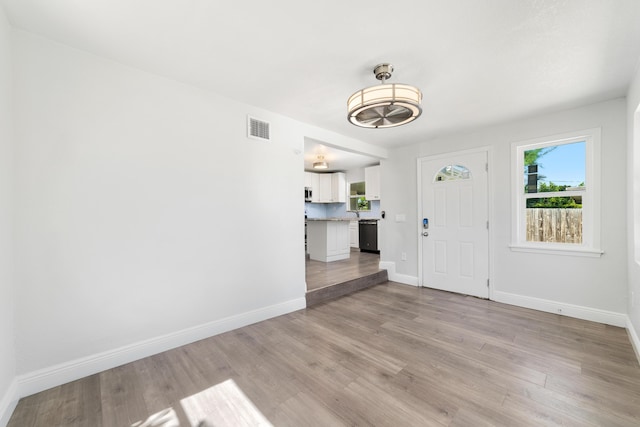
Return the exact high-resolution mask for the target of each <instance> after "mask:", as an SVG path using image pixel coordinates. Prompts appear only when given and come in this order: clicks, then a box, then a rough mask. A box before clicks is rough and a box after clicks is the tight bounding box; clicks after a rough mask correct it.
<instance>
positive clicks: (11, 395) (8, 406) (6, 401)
mask: <svg viewBox="0 0 640 427" xmlns="http://www.w3.org/2000/svg"><path fill="white" fill-rule="evenodd" d="M19 399H20V398H19V396H18V381H17V380H16V379H15V378H14V379H13V381H11V384H9V388H8V389H7V391H6V392H5V393H4V396H2V400H0V426H2V427H5V426H6V425H7V424H8V423H9V419H10V418H11V415H12V414H13V411H14V410H15V409H16V406H17V405H18V400H19Z"/></svg>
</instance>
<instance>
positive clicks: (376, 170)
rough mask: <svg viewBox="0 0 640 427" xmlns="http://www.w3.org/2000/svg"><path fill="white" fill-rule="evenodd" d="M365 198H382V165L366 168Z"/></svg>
mask: <svg viewBox="0 0 640 427" xmlns="http://www.w3.org/2000/svg"><path fill="white" fill-rule="evenodd" d="M364 198H365V199H367V200H380V166H371V167H368V168H364Z"/></svg>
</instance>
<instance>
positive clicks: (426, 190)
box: [419, 151, 489, 298]
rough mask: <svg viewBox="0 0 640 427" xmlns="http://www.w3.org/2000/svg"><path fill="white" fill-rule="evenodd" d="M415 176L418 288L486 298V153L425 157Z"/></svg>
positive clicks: (487, 245) (487, 253)
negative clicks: (417, 177) (417, 184)
mask: <svg viewBox="0 0 640 427" xmlns="http://www.w3.org/2000/svg"><path fill="white" fill-rule="evenodd" d="M419 170H420V184H421V198H422V201H421V214H420V218H419V219H420V224H421V226H420V231H421V236H420V237H419V238H420V244H421V245H422V260H421V262H422V268H421V270H422V277H421V279H422V283H421V284H422V286H426V287H429V288H435V289H442V290H446V291H451V292H457V293H461V294H467V295H473V296H477V297H481V298H488V297H489V287H488V281H489V232H488V201H487V198H488V192H487V186H488V183H487V181H488V180H487V152H486V151H481V152H474V153H461V154H455V153H454V154H450V155H447V156H436V157H427V158H424V159H420V161H419ZM425 223H426V224H425ZM427 227H428V228H427Z"/></svg>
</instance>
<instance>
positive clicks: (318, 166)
mask: <svg viewBox="0 0 640 427" xmlns="http://www.w3.org/2000/svg"><path fill="white" fill-rule="evenodd" d="M328 167H329V165H328V164H327V162H325V161H324V156H318V161H317V162H313V168H314V169H326V168H328Z"/></svg>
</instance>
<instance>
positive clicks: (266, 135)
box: [247, 116, 271, 141]
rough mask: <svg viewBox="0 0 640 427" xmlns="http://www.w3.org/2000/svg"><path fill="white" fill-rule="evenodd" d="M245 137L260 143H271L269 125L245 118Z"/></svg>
mask: <svg viewBox="0 0 640 427" xmlns="http://www.w3.org/2000/svg"><path fill="white" fill-rule="evenodd" d="M247 137H249V138H253V139H259V140H261V141H271V125H270V123H269V122H265V121H264V120H259V119H256V118H255V117H251V116H247Z"/></svg>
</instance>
